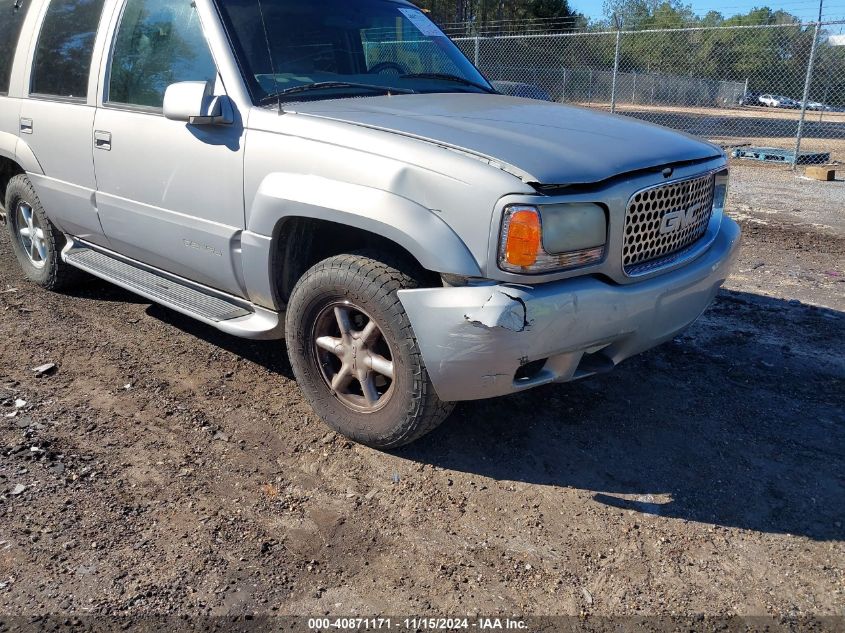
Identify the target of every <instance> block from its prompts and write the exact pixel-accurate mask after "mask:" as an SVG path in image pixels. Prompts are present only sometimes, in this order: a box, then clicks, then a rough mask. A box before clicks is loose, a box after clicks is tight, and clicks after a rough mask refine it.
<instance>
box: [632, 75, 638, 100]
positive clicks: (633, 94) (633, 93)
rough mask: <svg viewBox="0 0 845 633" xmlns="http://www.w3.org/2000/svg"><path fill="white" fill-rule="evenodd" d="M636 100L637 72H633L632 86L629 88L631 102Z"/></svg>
mask: <svg viewBox="0 0 845 633" xmlns="http://www.w3.org/2000/svg"><path fill="white" fill-rule="evenodd" d="M636 102H637V73H634V88H633V90H631V104H632V105H633V104H635V103H636Z"/></svg>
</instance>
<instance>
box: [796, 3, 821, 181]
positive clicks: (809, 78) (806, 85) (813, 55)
mask: <svg viewBox="0 0 845 633" xmlns="http://www.w3.org/2000/svg"><path fill="white" fill-rule="evenodd" d="M820 30H821V18H820V19H819V21H818V22H816V29H815V31H814V32H813V45H812V46H811V47H810V59H809V60H808V61H807V78H806V79H805V80H804V98H803V99H802V100H801V116H800V117H798V132H797V133H796V134H795V156H794V157H793V158H792V171H795V169H796V168H797V167H798V153H799V152H800V151H801V136H802V134H803V133H804V118H805V117H806V116H807V101H808V100H809V99H810V84H811V83H812V81H813V65H814V64H815V63H816V47H817V46H818V43H819V31H820Z"/></svg>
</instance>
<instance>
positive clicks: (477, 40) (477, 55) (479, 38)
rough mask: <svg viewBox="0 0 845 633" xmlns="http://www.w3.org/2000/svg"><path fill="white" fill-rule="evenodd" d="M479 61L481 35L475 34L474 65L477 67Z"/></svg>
mask: <svg viewBox="0 0 845 633" xmlns="http://www.w3.org/2000/svg"><path fill="white" fill-rule="evenodd" d="M480 61H481V36H479V35H478V34H476V36H475V67H476V68H478V64H479V62H480Z"/></svg>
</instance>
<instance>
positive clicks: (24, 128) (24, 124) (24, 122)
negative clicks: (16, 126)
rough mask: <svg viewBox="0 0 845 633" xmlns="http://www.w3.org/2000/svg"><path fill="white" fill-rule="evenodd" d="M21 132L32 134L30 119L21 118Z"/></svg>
mask: <svg viewBox="0 0 845 633" xmlns="http://www.w3.org/2000/svg"><path fill="white" fill-rule="evenodd" d="M21 134H32V119H21Z"/></svg>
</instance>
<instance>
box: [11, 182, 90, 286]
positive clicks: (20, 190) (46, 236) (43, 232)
mask: <svg viewBox="0 0 845 633" xmlns="http://www.w3.org/2000/svg"><path fill="white" fill-rule="evenodd" d="M6 216H7V223H6V226H7V227H8V229H9V237H10V238H11V241H12V250H13V251H14V253H15V256H16V257H17V259H18V263H19V264H20V266H21V270H23V273H24V275H26V278H27V279H29V280H30V281H32V282H34V283H36V284H38V285H39V286H41V287H42V288H46V289H47V290H59V289H60V288H64V287H66V286H68V285H69V284H71V283H72V282H74V281H75V280H77V279H78V276H79V275H78V272H77V270H76V269H75V268H73V267H71V266H69V265H68V264H66V263H65V262H63V261H62V257H61V251H62V248H64V245H65V241H66V240H65V236H64V235H63V234H62V232H61V231H59V229H57V228H56V227H55V226H54V225H53V223H52V222H50V220H49V218H47V214H46V213H45V211H44V207H42V206H41V201H40V200H39V199H38V195H37V194H36V193H35V189H34V188H33V186H32V183H31V182H30V180H29V178H27V177H26V176H25V175H24V174H19V175H17V176H15V177H13V178H12V179H11V180H10V181H9V185H8V187H7V188H6Z"/></svg>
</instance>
